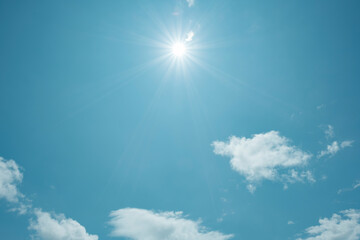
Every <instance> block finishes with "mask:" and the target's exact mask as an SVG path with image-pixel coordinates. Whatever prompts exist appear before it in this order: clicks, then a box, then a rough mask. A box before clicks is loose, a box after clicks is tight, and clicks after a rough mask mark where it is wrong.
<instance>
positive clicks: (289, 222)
mask: <svg viewBox="0 0 360 240" xmlns="http://www.w3.org/2000/svg"><path fill="white" fill-rule="evenodd" d="M287 224H288V225H293V224H295V223H294V222H293V221H288V223H287Z"/></svg>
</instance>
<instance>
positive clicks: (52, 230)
mask: <svg viewBox="0 0 360 240" xmlns="http://www.w3.org/2000/svg"><path fill="white" fill-rule="evenodd" d="M34 213H35V216H36V220H31V221H30V226H29V229H30V230H34V231H35V235H34V237H35V239H42V240H98V236H97V235H90V234H88V233H87V232H86V229H85V228H84V227H83V226H82V225H80V224H79V223H78V222H77V221H75V220H73V219H71V218H65V216H64V215H54V214H53V215H51V214H50V213H47V212H43V211H42V210H40V209H35V211H34Z"/></svg>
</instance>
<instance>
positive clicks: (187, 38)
mask: <svg viewBox="0 0 360 240" xmlns="http://www.w3.org/2000/svg"><path fill="white" fill-rule="evenodd" d="M194 35H195V33H194V32H193V31H190V32H188V34H187V37H186V39H185V41H186V42H191V41H192V39H193V37H194Z"/></svg>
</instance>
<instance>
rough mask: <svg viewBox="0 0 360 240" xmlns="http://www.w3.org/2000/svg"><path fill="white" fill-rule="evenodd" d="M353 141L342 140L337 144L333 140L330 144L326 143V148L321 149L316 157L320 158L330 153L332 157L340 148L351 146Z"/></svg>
mask: <svg viewBox="0 0 360 240" xmlns="http://www.w3.org/2000/svg"><path fill="white" fill-rule="evenodd" d="M353 142H354V141H343V142H341V143H340V144H339V143H338V142H337V141H334V142H333V143H332V144H331V145H328V146H327V147H326V150H322V151H321V152H320V153H319V154H318V158H321V157H323V156H326V155H330V156H331V157H332V156H334V155H335V154H336V153H337V152H338V151H340V150H341V149H344V148H346V147H351V146H352V143H353Z"/></svg>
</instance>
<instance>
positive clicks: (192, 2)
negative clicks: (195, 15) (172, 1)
mask: <svg viewBox="0 0 360 240" xmlns="http://www.w3.org/2000/svg"><path fill="white" fill-rule="evenodd" d="M186 1H187V3H188V6H189V7H192V6H193V5H194V3H195V0H186Z"/></svg>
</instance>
